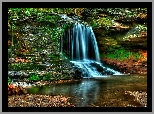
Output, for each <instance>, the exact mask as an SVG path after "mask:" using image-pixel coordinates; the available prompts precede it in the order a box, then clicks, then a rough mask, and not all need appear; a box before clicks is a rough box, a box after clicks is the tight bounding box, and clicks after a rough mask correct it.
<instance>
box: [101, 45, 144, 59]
mask: <svg viewBox="0 0 154 114" xmlns="http://www.w3.org/2000/svg"><path fill="white" fill-rule="evenodd" d="M102 57H103V58H104V57H107V58H110V59H117V60H128V59H131V58H133V59H135V60H138V59H139V58H142V56H141V55H140V54H139V53H135V52H131V51H129V50H126V49H124V48H119V49H114V48H112V47H110V48H108V54H104V55H103V56H102Z"/></svg>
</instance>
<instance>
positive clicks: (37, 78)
mask: <svg viewBox="0 0 154 114" xmlns="http://www.w3.org/2000/svg"><path fill="white" fill-rule="evenodd" d="M29 80H30V81H39V80H41V79H40V78H39V76H38V74H30V77H29Z"/></svg>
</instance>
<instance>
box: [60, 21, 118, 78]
mask: <svg viewBox="0 0 154 114" xmlns="http://www.w3.org/2000/svg"><path fill="white" fill-rule="evenodd" d="M64 38H65V39H66V40H65V41H64V42H63V44H64V45H63V44H62V42H61V46H62V45H63V49H64V50H65V53H66V54H67V55H68V56H69V59H71V61H70V62H72V63H73V64H74V65H75V67H77V68H79V69H81V70H82V77H103V76H105V75H109V74H111V75H120V74H121V73H120V72H118V71H115V70H113V69H110V68H106V67H104V66H103V65H102V64H101V63H100V57H99V50H98V46H97V41H96V38H95V35H94V32H93V30H92V27H90V26H87V25H83V24H80V23H75V24H74V27H73V28H72V29H68V30H67V31H66V32H65V34H64ZM61 51H62V47H61Z"/></svg>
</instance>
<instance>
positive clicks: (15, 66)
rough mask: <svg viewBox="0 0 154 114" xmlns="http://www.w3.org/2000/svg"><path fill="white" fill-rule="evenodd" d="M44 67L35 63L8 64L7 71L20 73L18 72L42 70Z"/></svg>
mask: <svg viewBox="0 0 154 114" xmlns="http://www.w3.org/2000/svg"><path fill="white" fill-rule="evenodd" d="M43 69H45V67H44V66H42V65H38V64H35V63H13V64H8V70H14V71H20V70H43Z"/></svg>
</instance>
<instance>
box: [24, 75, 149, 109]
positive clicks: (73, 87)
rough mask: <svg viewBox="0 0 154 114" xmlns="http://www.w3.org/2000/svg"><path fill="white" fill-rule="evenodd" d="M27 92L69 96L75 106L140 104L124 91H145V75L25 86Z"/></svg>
mask: <svg viewBox="0 0 154 114" xmlns="http://www.w3.org/2000/svg"><path fill="white" fill-rule="evenodd" d="M27 91H28V93H29V94H46V95H63V96H69V97H70V102H72V103H73V104H75V106H76V107H88V106H100V107H105V106H107V107H110V106H111V107H119V106H141V104H140V103H138V102H136V101H134V97H133V96H131V95H127V94H125V91H132V92H133V91H139V92H146V91H147V76H139V75H134V76H126V75H124V76H123V75H120V76H116V75H114V76H107V77H99V78H90V79H81V80H74V81H72V82H67V83H59V84H52V85H50V86H42V87H39V86H36V87H32V88H27Z"/></svg>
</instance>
